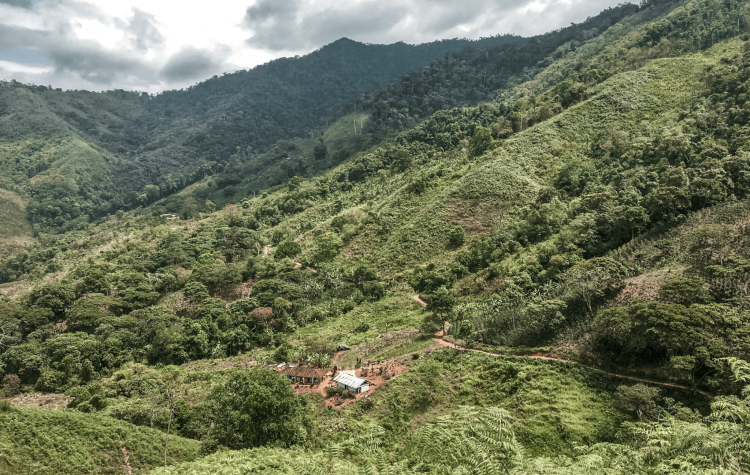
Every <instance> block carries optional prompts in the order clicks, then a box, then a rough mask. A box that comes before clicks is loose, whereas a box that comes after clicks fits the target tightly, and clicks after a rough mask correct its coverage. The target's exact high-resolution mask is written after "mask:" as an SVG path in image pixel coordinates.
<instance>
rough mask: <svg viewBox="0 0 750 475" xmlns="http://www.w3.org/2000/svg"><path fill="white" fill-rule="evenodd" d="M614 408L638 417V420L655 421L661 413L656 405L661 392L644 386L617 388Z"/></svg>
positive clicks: (660, 409) (635, 385)
mask: <svg viewBox="0 0 750 475" xmlns="http://www.w3.org/2000/svg"><path fill="white" fill-rule="evenodd" d="M615 394H616V398H615V401H614V404H615V407H616V408H618V409H620V410H622V411H624V412H627V413H629V414H631V415H634V416H638V419H640V420H644V419H645V420H647V421H655V420H657V419H658V418H659V415H660V414H661V413H662V411H663V410H662V408H660V407H659V406H658V405H657V404H656V400H657V399H658V397H659V395H660V394H661V391H660V390H659V388H652V387H649V386H646V385H645V384H640V383H639V384H634V385H633V386H625V385H622V386H619V387H618V388H617V391H616V392H615Z"/></svg>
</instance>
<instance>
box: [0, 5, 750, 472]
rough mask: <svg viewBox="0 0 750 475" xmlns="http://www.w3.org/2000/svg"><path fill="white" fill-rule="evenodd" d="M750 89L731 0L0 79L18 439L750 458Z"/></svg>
mask: <svg viewBox="0 0 750 475" xmlns="http://www.w3.org/2000/svg"><path fill="white" fill-rule="evenodd" d="M357 58H360V60H361V61H362V65H358V64H357ZM362 58H364V59H362ZM381 63H382V64H387V65H388V68H382V67H375V66H373V64H375V65H377V64H381ZM303 66H304V67H303ZM316 68H317V69H316ZM358 68H361V69H358ZM367 68H370V69H367ZM319 71H328V72H329V73H330V76H325V75H320V74H318V72H319ZM304 74H307V75H308V76H299V75H304ZM301 77H304V78H305V79H304V80H303V79H300V78H301ZM341 78H344V79H343V80H339V79H341ZM316 81H317V82H316ZM271 83H273V84H286V86H283V87H280V88H277V89H273V90H268V89H265V88H267V87H269V86H268V84H271ZM258 90H268V93H267V94H266V95H262V94H257V92H256V91H258ZM250 91H252V93H251V92H250ZM748 94H750V6H749V5H748V4H747V3H745V2H739V1H733V0H725V1H721V2H719V1H714V0H685V1H680V2H668V1H662V0H660V1H646V2H642V3H641V4H639V5H633V4H621V5H619V6H617V7H614V8H610V9H607V10H605V11H603V12H602V13H601V14H599V15H597V16H594V17H590V18H588V19H586V20H585V21H583V22H582V23H578V24H572V25H571V26H570V27H565V28H562V29H559V30H556V31H553V32H550V33H547V34H544V35H540V36H537V37H533V38H520V37H514V36H509V35H506V36H496V37H491V38H487V39H483V40H480V41H474V42H470V41H463V40H451V41H443V42H436V43H429V44H426V45H419V46H408V45H405V44H403V43H401V44H396V45H390V46H387V47H386V46H377V45H363V44H360V43H356V42H353V41H350V40H346V39H342V40H339V41H337V42H336V43H333V44H332V45H329V46H326V47H324V48H321V49H320V50H318V51H316V52H314V53H312V54H311V55H308V56H305V57H301V58H286V59H282V60H277V61H274V62H272V63H269V64H267V65H264V66H262V67H259V68H256V69H254V70H251V71H241V72H238V73H234V74H229V75H225V76H224V77H221V78H217V77H215V78H213V79H211V80H208V81H206V82H204V83H200V84H198V85H197V86H195V87H192V88H189V89H187V90H182V91H167V92H164V93H162V94H159V95H156V96H149V95H144V94H139V93H134V92H126V91H113V92H108V93H90V92H85V91H56V90H50V89H48V88H46V87H43V86H30V85H22V84H18V83H3V84H0V138H1V139H2V140H0V187H1V188H2V190H0V191H2V192H3V193H5V194H0V199H5V200H8V202H9V203H10V202H11V198H12V199H13V200H15V201H12V202H13V203H21V204H19V205H18V210H19V211H18V213H17V214H16V215H14V218H13V219H14V220H15V221H12V222H13V223H18V224H14V226H16V227H15V228H13V229H14V230H15V231H14V232H16V233H17V234H12V235H11V234H8V235H7V236H11V237H14V238H15V237H16V236H20V235H21V234H22V232H23V233H27V234H25V235H24V236H26V237H24V239H25V240H24V241H23V242H22V243H21V244H19V243H18V242H15V241H14V242H13V243H12V245H11V244H7V243H6V244H4V243H5V242H6V241H3V240H0V246H5V247H4V248H3V249H0V472H2V473H8V474H13V475H15V474H19V475H20V474H24V475H25V474H32V473H50V474H51V473H55V474H57V473H60V474H78V473H95V474H110V473H112V474H114V473H123V472H124V473H131V472H132V471H133V470H138V471H142V472H147V473H153V474H155V475H177V474H185V475H187V474H191V475H192V474H204V473H205V474H208V473H222V474H223V473H226V474H230V473H232V474H233V473H270V474H276V473H278V474H322V473H337V474H357V473H362V474H382V475H385V474H412V473H413V474H416V473H429V474H436V475H438V474H439V475H449V474H450V475H459V474H461V475H463V474H485V473H487V474H508V475H510V474H514V475H515V474H518V475H521V474H532V473H544V474H560V475H564V474H587V473H591V474H601V473H607V474H613V475H616V474H632V473H637V474H653V475H657V474H658V475H666V474H706V475H708V474H712V475H714V474H715V475H720V474H721V475H725V474H726V475H729V474H732V475H734V474H743V473H748V472H749V471H750V457H749V456H748V453H750V452H749V449H750V447H749V446H748V444H749V442H748V441H749V440H750V427H749V426H748V424H749V423H750V363H748V361H750V300H749V299H748V285H749V284H750V220H748V216H750V106H748V102H747V99H748ZM290 97H294V98H295V101H294V102H292V103H293V104H294V105H293V106H290V105H289V104H290V102H289V99H288V98H290ZM30 98H34V100H33V101H32V100H31V99H30ZM24 101H29V102H26V103H25V102H24ZM253 101H254V102H253ZM28 103H33V104H34V108H30V107H27V106H24V104H28ZM282 103H283V105H281V104H282ZM128 104H129V105H128ZM271 129H273V132H270V130H271ZM139 130H148V133H139V132H138V131H139ZM165 138H168V139H169V140H165ZM177 157H179V160H178V159H177ZM74 161H83V162H85V163H87V164H88V165H87V167H86V168H85V169H83V168H81V167H77V166H73V165H72V162H74ZM81 170H85V173H88V175H84V174H82V172H81ZM125 176H127V177H129V178H128V180H125V179H121V178H118V177H125ZM108 180H109V181H108ZM113 183H117V186H110V184H113ZM0 203H2V202H0ZM9 209H10V208H6V213H10V212H9V211H7V210H9ZM24 210H25V211H24ZM22 211H24V212H25V214H21V212H22ZM0 213H2V211H0ZM165 214H170V215H171V214H177V215H179V218H177V219H167V217H165V216H164V215H165ZM9 216H10V215H9ZM0 217H3V215H2V214H0ZM8 219H10V218H8ZM23 220H25V224H24V223H23V222H22V221H23ZM7 222H11V221H7ZM24 226H26V227H24ZM0 227H2V226H0ZM10 228H11V226H6V232H7V233H10ZM24 230H25V231H24ZM7 236H5V237H6V238H7V239H8V241H7V242H11V241H10V238H9V237H7ZM0 237H2V236H0ZM301 370H305V371H307V372H306V373H305V374H307V375H317V376H314V377H311V378H309V379H308V380H306V379H303V378H302V377H298V376H296V375H298V374H301V373H299V371H301ZM341 375H346V376H347V377H348V378H354V380H355V381H356V380H358V379H362V380H366V381H367V382H368V383H369V388H368V389H365V390H363V391H361V392H360V391H359V390H356V389H352V388H351V387H349V386H346V387H343V386H342V384H337V381H340V380H336V379H335V378H336V377H340V376H341ZM290 378H292V379H293V380H292V381H290ZM314 378H319V379H317V380H316V379H314ZM321 380H322V381H321ZM347 380H351V379H347ZM358 384H359V383H358Z"/></svg>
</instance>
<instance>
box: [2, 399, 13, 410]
mask: <svg viewBox="0 0 750 475" xmlns="http://www.w3.org/2000/svg"><path fill="white" fill-rule="evenodd" d="M12 410H13V404H11V402H10V401H9V400H7V399H0V413H1V412H10V411H12Z"/></svg>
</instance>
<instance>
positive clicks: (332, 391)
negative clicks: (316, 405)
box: [326, 386, 342, 397]
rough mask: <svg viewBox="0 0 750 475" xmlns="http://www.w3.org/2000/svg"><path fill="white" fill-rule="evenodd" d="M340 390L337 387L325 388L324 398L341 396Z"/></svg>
mask: <svg viewBox="0 0 750 475" xmlns="http://www.w3.org/2000/svg"><path fill="white" fill-rule="evenodd" d="M341 391H342V389H341V388H340V387H338V386H334V387H330V388H326V396H328V397H333V396H341Z"/></svg>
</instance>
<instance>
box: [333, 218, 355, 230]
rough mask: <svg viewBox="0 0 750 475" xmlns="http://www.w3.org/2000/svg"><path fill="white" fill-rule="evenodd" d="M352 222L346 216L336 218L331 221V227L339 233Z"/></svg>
mask: <svg viewBox="0 0 750 475" xmlns="http://www.w3.org/2000/svg"><path fill="white" fill-rule="evenodd" d="M350 222H351V221H350V220H349V218H347V217H346V216H336V217H335V218H333V220H332V221H331V227H332V228H334V229H336V230H338V231H341V230H342V229H343V228H344V226H346V225H347V224H349V223H350Z"/></svg>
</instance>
